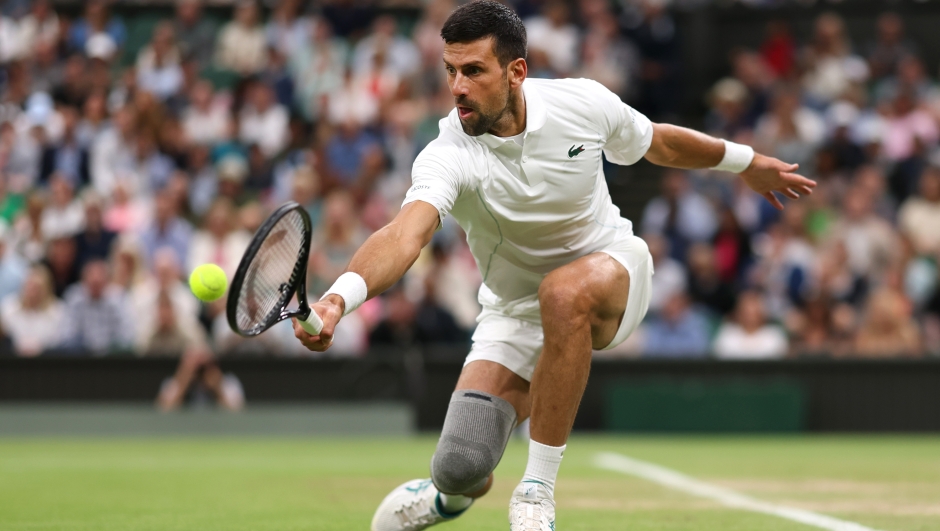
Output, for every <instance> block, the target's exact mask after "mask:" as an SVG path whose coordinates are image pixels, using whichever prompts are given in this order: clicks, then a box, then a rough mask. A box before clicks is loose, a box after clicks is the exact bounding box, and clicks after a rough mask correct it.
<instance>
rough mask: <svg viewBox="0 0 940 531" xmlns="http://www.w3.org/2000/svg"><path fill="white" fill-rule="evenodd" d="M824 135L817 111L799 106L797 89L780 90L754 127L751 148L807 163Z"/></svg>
mask: <svg viewBox="0 0 940 531" xmlns="http://www.w3.org/2000/svg"><path fill="white" fill-rule="evenodd" d="M825 135H826V122H825V121H824V120H823V119H822V117H821V116H819V114H818V113H816V111H814V110H812V109H810V108H809V107H806V106H805V105H802V104H801V103H800V91H799V90H798V89H797V88H796V87H785V86H784V87H780V88H778V89H777V90H776V91H775V92H774V94H773V97H772V100H771V105H770V110H769V111H768V112H766V113H764V115H762V116H761V117H760V118H759V119H758V120H757V124H756V125H755V127H754V145H756V146H759V148H760V149H761V150H763V151H766V152H768V153H773V154H774V156H776V157H787V158H790V159H794V160H798V161H799V162H800V163H803V164H805V163H809V162H810V161H811V159H812V157H813V152H814V150H815V149H816V148H817V147H819V146H820V145H821V144H822V142H823V140H825Z"/></svg>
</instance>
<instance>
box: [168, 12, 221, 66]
mask: <svg viewBox="0 0 940 531" xmlns="http://www.w3.org/2000/svg"><path fill="white" fill-rule="evenodd" d="M202 4H203V1H202V0H179V1H177V2H176V18H174V19H173V33H175V34H176V37H177V39H178V43H179V48H180V54H181V57H192V58H194V59H195V61H196V63H197V64H198V65H199V67H200V68H204V67H206V66H209V63H210V62H211V60H212V50H213V49H214V48H215V33H216V27H215V24H214V23H213V22H212V21H211V20H209V19H208V18H206V17H204V16H203V14H202Z"/></svg>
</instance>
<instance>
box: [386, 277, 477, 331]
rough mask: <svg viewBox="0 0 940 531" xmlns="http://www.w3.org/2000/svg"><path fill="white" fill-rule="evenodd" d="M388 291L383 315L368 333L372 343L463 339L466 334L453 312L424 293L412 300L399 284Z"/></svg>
mask: <svg viewBox="0 0 940 531" xmlns="http://www.w3.org/2000/svg"><path fill="white" fill-rule="evenodd" d="M387 293H388V295H387V297H385V312H384V318H383V319H382V321H381V322H380V323H379V324H378V326H376V327H375V329H373V330H372V333H371V334H369V342H370V343H371V344H373V345H384V346H409V345H415V344H417V345H440V344H462V343H465V342H466V340H467V338H466V335H465V334H464V333H463V332H462V331H461V330H460V328H459V327H458V326H457V323H456V321H454V318H453V316H451V315H450V314H449V313H447V311H446V310H444V309H443V308H440V307H439V306H437V305H436V304H434V302H433V300H432V299H431V298H430V297H423V298H422V299H421V301H420V302H419V303H415V302H413V301H411V300H410V299H409V298H408V295H407V294H406V293H405V289H404V287H403V286H402V285H401V284H398V285H396V286H394V287H392V288H391V289H390V290H389V291H388V292H387Z"/></svg>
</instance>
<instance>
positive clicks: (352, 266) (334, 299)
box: [294, 201, 440, 352]
mask: <svg viewBox="0 0 940 531" xmlns="http://www.w3.org/2000/svg"><path fill="white" fill-rule="evenodd" d="M439 224H440V215H439V214H438V212H437V208H435V207H433V206H431V205H430V204H429V203H425V202H424V201H414V202H411V203H408V204H407V205H405V206H404V207H402V209H401V211H400V212H399V213H398V215H397V216H395V219H393V220H392V221H391V223H389V224H388V225H386V226H384V227H382V228H381V229H379V230H378V231H376V232H375V233H374V234H372V236H369V239H367V240H366V241H365V243H363V244H362V247H360V248H359V250H358V251H356V254H354V255H353V258H352V260H351V261H350V262H349V266H348V267H347V268H346V271H347V272H349V273H355V274H357V275H359V276H360V277H362V280H364V281H365V285H366V289H367V295H366V299H370V298H372V297H375V296H376V295H378V294H380V293H382V292H383V291H385V290H387V289H388V288H390V287H391V286H392V285H393V284H395V283H396V282H398V280H399V279H400V278H401V277H402V276H404V274H405V272H406V271H408V269H409V268H410V267H411V265H412V264H414V263H415V260H417V259H418V255H420V254H421V249H422V248H423V247H424V246H425V245H427V244H428V242H430V241H431V237H432V236H433V235H434V231H435V230H437V227H438V225H439ZM360 302H361V301H360ZM312 308H313V311H315V312H317V315H319V316H320V318H321V319H323V330H322V331H321V332H320V335H318V336H311V335H310V334H308V333H306V332H304V330H303V328H301V327H300V325H299V324H298V323H297V322H296V320H295V321H294V335H295V336H297V339H299V340H300V342H301V343H303V344H304V346H305V347H307V348H308V349H310V350H316V351H319V352H322V351H324V350H326V349H327V348H329V346H330V343H332V342H333V330H334V329H335V328H336V323H338V322H339V320H340V319H341V318H342V317H343V312H344V311H345V309H346V301H345V300H344V299H343V297H342V296H340V295H338V294H335V293H332V294H330V295H327V296H326V297H325V298H324V299H323V300H321V301H320V302H317V303H316V304H314V305H312Z"/></svg>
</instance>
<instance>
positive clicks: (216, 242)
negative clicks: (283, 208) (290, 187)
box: [185, 197, 339, 278]
mask: <svg viewBox="0 0 940 531" xmlns="http://www.w3.org/2000/svg"><path fill="white" fill-rule="evenodd" d="M236 221H237V218H236V216H235V206H234V204H233V203H232V201H230V200H229V199H226V198H224V197H223V198H219V199H217V200H216V201H215V202H214V203H213V204H212V206H211V207H209V211H208V212H206V216H205V224H204V228H202V229H200V230H197V231H196V233H195V234H193V237H192V241H191V243H190V246H189V253H188V254H187V255H185V256H186V257H187V258H186V260H187V261H186V262H185V263H186V265H187V267H186V270H187V271H192V270H193V269H195V268H196V266H198V265H200V264H205V263H213V264H216V265H218V266H219V267H221V268H222V269H223V270H224V271H225V273H226V275H228V277H229V278H231V277H232V275H234V274H235V269H236V268H238V262H239V261H240V260H241V258H242V255H243V254H245V249H247V248H248V243H249V242H250V241H251V235H250V234H248V233H246V232H245V231H244V230H241V229H240V228H238V227H237V226H236V225H235V223H236ZM337 276H339V275H337Z"/></svg>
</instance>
